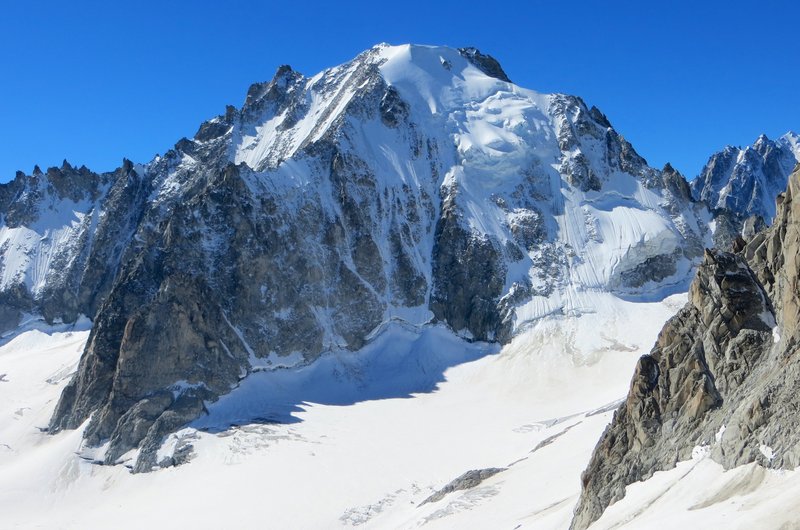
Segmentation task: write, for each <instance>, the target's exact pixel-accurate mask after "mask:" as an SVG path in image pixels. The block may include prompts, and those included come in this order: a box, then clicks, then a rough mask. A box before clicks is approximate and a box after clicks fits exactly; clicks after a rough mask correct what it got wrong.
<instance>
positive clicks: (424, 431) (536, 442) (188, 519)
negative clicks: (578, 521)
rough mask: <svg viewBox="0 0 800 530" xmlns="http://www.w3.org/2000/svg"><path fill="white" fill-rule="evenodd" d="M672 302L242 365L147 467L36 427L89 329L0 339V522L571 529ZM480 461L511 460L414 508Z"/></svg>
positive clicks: (397, 331)
mask: <svg viewBox="0 0 800 530" xmlns="http://www.w3.org/2000/svg"><path fill="white" fill-rule="evenodd" d="M684 300H685V298H684V297H683V296H678V297H671V298H668V299H666V300H665V301H664V302H658V303H634V302H623V301H619V300H617V301H616V302H614V303H612V304H609V305H608V307H609V308H610V309H609V311H606V312H604V313H603V314H600V313H596V314H586V315H583V316H581V317H579V318H578V317H560V318H558V319H551V320H549V321H543V322H540V323H539V324H538V325H537V326H534V327H532V328H531V329H528V330H527V331H526V332H524V333H522V334H521V335H519V336H518V337H517V338H515V339H514V341H512V343H511V344H509V345H508V346H506V347H504V348H503V349H502V350H500V351H498V350H497V348H496V347H493V346H489V345H482V344H480V343H473V344H468V343H464V342H463V341H461V339H458V338H457V337H456V336H454V335H453V334H452V333H451V332H449V331H447V330H446V329H445V328H442V327H435V328H428V329H426V330H425V331H423V332H422V333H421V334H420V333H417V332H415V331H414V330H410V329H408V328H406V327H402V326H400V327H391V328H389V329H387V330H386V331H384V332H383V333H382V334H380V335H379V336H378V337H376V338H375V340H374V341H373V342H372V343H371V344H370V345H368V346H366V347H365V348H364V349H363V350H362V351H359V352H357V353H356V354H354V355H352V354H351V355H348V356H335V355H331V356H329V357H324V358H323V359H321V360H320V362H319V363H315V364H314V365H312V366H310V367H308V368H307V369H306V372H302V371H300V372H297V371H290V370H280V371H275V372H262V373H258V374H255V375H254V376H251V379H248V380H246V382H245V384H243V385H242V386H241V387H240V388H239V389H238V390H237V391H235V392H233V393H232V394H229V395H228V396H226V397H224V398H223V399H221V400H220V401H218V402H217V403H216V404H214V405H212V406H211V408H210V415H209V416H208V417H206V418H203V419H201V420H199V421H198V422H197V423H196V424H195V425H194V426H191V427H188V428H185V429H183V430H181V431H179V432H177V433H175V434H174V435H172V436H171V437H170V439H169V440H168V442H167V444H166V447H167V449H171V447H172V446H174V445H186V444H189V443H190V444H191V445H193V447H194V453H195V457H194V458H193V459H192V460H191V462H190V463H188V464H186V465H183V466H179V467H176V468H168V469H165V470H161V471H159V472H156V473H150V474H144V475H141V474H140V475H133V474H130V473H129V472H128V469H127V468H126V467H124V466H102V465H97V464H93V463H91V461H92V458H93V455H94V454H95V453H96V450H95V449H92V448H88V447H83V446H82V445H81V444H82V441H81V431H80V430H77V431H66V432H62V433H60V434H58V435H55V436H48V435H46V434H44V433H42V432H41V431H40V430H39V429H38V428H37V427H41V426H42V425H44V424H46V422H47V418H48V415H49V414H50V412H51V411H52V408H53V407H54V405H55V399H56V398H57V396H58V393H59V391H60V389H61V387H62V386H63V384H64V382H65V380H66V378H67V377H68V376H69V375H70V373H71V371H72V370H74V369H75V365H76V363H77V360H78V356H79V354H80V351H81V346H82V344H83V342H84V341H85V340H86V338H87V335H88V332H87V331H85V330H81V328H78V329H76V330H66V329H65V328H63V327H62V328H60V329H48V328H45V329H44V331H40V330H29V331H22V332H20V333H19V334H17V335H16V336H13V337H9V338H7V339H4V341H5V343H4V344H3V345H2V346H0V367H2V369H0V372H3V374H4V376H3V380H2V382H0V458H2V460H0V468H1V469H2V472H0V511H2V513H3V526H4V527H8V528H35V527H42V526H44V527H58V528H82V529H86V528H106V527H107V526H108V524H109V521H114V525H115V527H118V528H141V527H143V526H151V527H159V526H164V525H165V524H167V523H172V524H175V523H176V522H177V521H180V524H181V525H182V526H186V527H192V528H219V527H221V526H222V527H224V526H228V525H230V524H231V523H232V522H233V521H235V522H236V524H237V525H238V526H239V527H241V528H261V527H263V526H264V525H265V524H267V525H269V526H270V527H274V528H339V527H341V528H349V527H356V526H358V527H362V528H415V527H418V526H420V525H424V526H426V527H430V528H453V527H458V528H490V527H491V528H495V527H509V528H514V527H519V528H565V527H566V526H567V525H568V522H569V520H570V517H571V512H572V507H573V505H574V503H575V501H576V500H577V496H578V493H579V491H580V482H579V476H580V472H581V471H582V469H583V467H584V466H585V464H586V462H587V461H588V459H589V456H590V453H591V451H592V449H593V447H594V443H595V441H596V439H597V438H598V436H599V434H600V432H601V431H602V430H603V428H604V427H605V425H606V424H607V423H608V421H609V420H610V414H611V410H612V409H613V406H614V405H615V404H616V403H618V402H619V400H620V399H621V398H622V397H623V395H624V392H625V389H626V387H627V385H628V378H629V375H630V373H631V369H632V367H633V365H634V363H635V361H636V359H637V358H638V356H639V355H640V354H642V353H644V352H645V351H647V350H648V349H649V347H650V344H651V343H652V342H653V340H654V338H655V335H656V333H657V331H658V330H659V328H660V327H661V325H662V323H663V321H664V320H666V319H667V318H668V317H669V316H670V315H671V314H672V313H673V312H674V311H675V310H676V309H677V307H678V306H679V305H681V304H682V303H683V301H684ZM631 322H636V325H635V326H634V325H631ZM597 330H602V331H600V332H598V331H597ZM387 373H388V374H391V377H390V379H389V380H387V379H386V378H385V377H384V376H385V375H386V374H387ZM439 375H441V377H439ZM257 387H262V391H261V392H259V391H258V388H257ZM398 388H399V389H401V390H402V394H403V395H402V396H395V397H390V396H394V392H395V391H396V389H398ZM263 389H269V390H267V391H266V392H267V393H266V394H265V393H264V390H263ZM387 389H390V393H388V394H387ZM264 396H268V397H269V399H267V400H266V401H261V398H263V397H264ZM280 396H284V397H285V398H286V399H285V400H284V401H285V402H286V403H295V399H296V397H297V396H305V398H306V399H305V400H303V401H302V402H300V403H299V404H297V403H296V406H294V407H292V408H291V409H283V410H282V412H283V413H286V414H288V415H289V417H284V418H281V419H283V420H284V421H285V423H281V424H275V423H265V422H264V416H265V415H269V414H270V413H274V412H275V410H276V405H278V404H280V400H279V399H276V397H280ZM255 418H259V419H255ZM232 419H233V420H235V421H234V423H236V424H237V425H235V426H231V425H230V423H231V420H232ZM134 456H135V455H133V454H131V455H129V457H128V458H133V457H134ZM490 467H503V468H507V470H505V471H502V472H500V473H499V474H497V475H495V476H493V477H491V478H490V479H488V480H486V481H485V482H484V483H482V484H480V485H478V486H477V487H475V488H472V489H468V490H465V491H456V492H454V493H450V494H449V495H447V496H445V497H444V498H443V499H442V500H440V501H438V502H432V503H428V504H425V505H422V506H419V504H420V503H421V501H422V500H424V499H426V498H427V497H428V496H429V495H430V494H431V493H432V492H434V491H435V490H436V489H438V488H441V487H443V486H444V485H445V484H447V483H448V482H450V481H451V480H453V479H454V478H456V477H457V476H459V475H461V474H462V473H464V472H465V471H468V470H470V469H482V468H490Z"/></svg>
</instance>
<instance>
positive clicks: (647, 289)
mask: <svg viewBox="0 0 800 530" xmlns="http://www.w3.org/2000/svg"><path fill="white" fill-rule="evenodd" d="M507 79H508V78H507V76H506V75H505V73H504V72H503V71H502V68H501V67H500V66H499V64H498V63H497V62H496V61H495V60H494V59H492V58H491V57H489V56H487V55H484V54H482V53H481V52H479V51H477V50H475V49H461V50H455V49H452V48H445V47H434V46H417V45H403V46H377V47H375V48H372V49H370V50H367V51H365V52H364V53H362V54H360V55H358V56H357V57H355V58H354V59H353V60H351V61H349V62H346V63H344V64H342V65H339V66H336V67H333V68H329V69H327V70H324V71H323V72H320V73H318V74H316V75H313V76H311V77H307V76H304V75H302V74H300V73H298V72H296V71H294V70H293V69H291V68H290V67H288V66H282V67H280V68H278V70H277V72H276V73H275V76H274V77H273V78H272V79H271V80H270V81H268V82H265V83H256V84H254V85H252V86H251V87H250V89H249V90H248V92H247V97H246V99H245V103H244V105H243V106H242V107H241V108H235V107H227V109H226V111H225V113H224V115H221V116H217V117H215V118H213V119H211V120H208V121H206V122H205V123H203V124H202V125H201V126H200V128H199V130H198V131H197V133H196V134H195V136H194V138H193V139H187V138H184V139H181V140H180V141H178V142H177V144H176V145H175V147H174V149H171V150H169V151H168V152H167V153H166V154H165V155H164V156H163V157H160V158H156V159H154V160H153V161H152V162H150V163H149V164H147V165H146V166H144V167H137V166H134V165H133V164H130V163H126V164H124V166H123V168H121V169H120V170H118V171H117V172H115V173H113V174H108V175H106V176H104V177H103V178H104V179H106V181H107V182H108V186H106V187H104V188H103V191H102V193H99V194H98V195H97V197H96V200H94V201H91V202H89V203H87V204H82V205H80V206H76V205H72V204H64V205H63V207H62V208H61V209H60V210H59V211H62V212H64V213H65V216H64V217H63V218H61V217H55V216H52V215H51V216H48V218H49V219H51V220H53V219H55V220H58V221H59V223H60V224H59V226H60V227H62V228H63V230H61V231H60V232H59V234H62V235H63V237H64V238H67V237H69V239H70V242H71V244H70V245H64V244H62V243H61V242H60V241H58V242H55V243H54V244H53V245H51V246H47V245H45V244H40V243H39V242H40V241H45V240H46V238H45V239H43V236H44V235H45V234H44V232H42V231H38V230H37V229H29V227H27V226H26V227H25V228H26V229H29V231H28V232H24V233H23V232H18V231H11V230H6V231H5V232H3V234H5V235H6V236H7V237H6V239H5V241H6V242H7V244H6V243H5V242H4V241H0V249H2V251H3V252H4V254H3V256H2V257H3V259H4V264H5V269H4V271H7V272H8V274H6V273H5V272H4V274H6V277H7V279H8V281H7V282H6V283H4V284H3V285H4V286H7V287H8V289H9V290H11V289H14V291H13V292H14V293H16V294H14V298H13V301H14V303H15V304H16V305H15V307H14V308H13V309H14V311H13V312H10V314H9V316H8V318H7V321H8V322H9V324H10V325H11V326H15V325H16V324H17V323H18V321H19V319H20V318H21V314H22V313H33V312H41V313H42V314H45V315H46V317H47V318H48V319H49V320H51V321H52V320H54V319H55V318H63V320H65V321H67V320H74V318H75V317H76V315H77V314H78V313H84V314H87V315H91V316H92V317H93V319H94V321H95V329H96V330H97V331H96V333H95V334H94V335H93V339H92V341H90V343H89V344H88V345H87V350H86V354H85V355H84V357H83V361H82V364H81V366H80V367H79V372H80V373H81V374H87V375H80V376H77V377H76V378H75V379H74V382H73V383H72V384H71V386H70V387H69V390H68V391H65V393H64V397H63V399H62V401H61V402H60V404H59V406H58V408H57V410H56V412H55V414H54V416H53V421H52V423H51V427H52V428H53V430H59V429H64V428H74V427H76V426H78V425H80V424H81V423H82V422H83V421H85V420H86V419H87V418H89V417H90V416H91V417H92V418H93V419H92V422H91V423H90V425H89V426H88V427H87V430H86V431H85V435H86V436H87V439H88V440H89V441H90V443H92V444H97V443H101V442H103V441H104V440H109V439H112V438H113V442H112V443H111V446H110V448H109V449H108V451H107V452H106V454H105V459H106V460H107V461H108V462H109V463H113V462H116V461H117V459H118V458H119V456H120V455H122V454H123V453H124V452H126V451H127V450H129V449H131V448H133V447H137V446H139V445H140V444H148V443H149V442H147V441H146V440H145V438H144V436H145V435H146V436H148V437H150V438H148V439H153V440H156V439H160V437H161V436H162V435H163V434H164V433H165V432H166V430H169V429H170V428H171V427H169V425H176V424H178V423H181V422H185V421H191V420H192V419H194V417H196V415H197V414H201V413H202V410H203V406H202V403H203V402H206V401H210V400H211V401H213V400H215V399H216V398H217V397H219V396H221V395H224V394H226V393H228V392H230V390H231V388H233V387H235V386H236V385H237V384H238V383H239V381H240V380H241V378H242V377H245V376H246V375H247V374H250V373H252V372H254V371H259V370H269V369H271V368H274V367H276V366H296V365H298V364H303V363H311V362H315V361H316V360H317V359H318V358H319V357H320V356H322V355H324V354H325V353H326V352H341V353H345V352H352V351H355V350H359V349H361V348H363V347H364V346H365V345H366V344H368V343H369V342H371V341H373V340H375V339H376V337H379V336H381V334H382V333H383V332H384V331H385V330H386V329H389V328H392V327H393V326H398V325H401V326H405V327H407V328H409V329H411V330H421V329H425V328H426V327H428V326H431V325H440V326H445V327H446V328H447V329H448V330H449V331H448V333H454V334H456V335H459V336H461V337H463V338H467V339H469V340H476V341H495V342H502V343H505V342H508V341H510V340H512V338H514V337H516V336H519V335H520V334H521V333H524V332H526V330H529V329H530V328H531V327H534V326H537V325H539V323H540V322H544V321H547V322H559V323H560V322H562V321H563V320H564V319H567V320H569V321H572V320H574V319H576V318H578V317H581V316H584V315H587V314H596V313H598V312H599V313H603V314H606V309H607V308H613V307H616V304H617V302H619V299H620V298H625V299H636V300H642V299H661V298H663V297H664V296H665V295H667V294H669V293H672V292H675V291H676V290H680V286H682V285H685V283H686V282H687V280H688V278H689V276H690V274H691V271H692V266H693V262H694V260H695V259H696V258H697V257H698V256H699V255H700V254H701V252H702V248H703V242H704V241H703V239H704V236H705V234H706V232H707V230H706V229H705V228H704V227H705V221H706V220H705V219H704V217H703V215H704V212H703V211H702V208H700V207H698V205H697V204H695V203H693V202H692V201H691V198H690V197H689V194H688V193H687V192H686V189H685V188H686V184H685V181H684V179H683V177H682V176H681V175H679V174H678V173H677V172H674V171H669V170H667V171H663V172H662V171H659V170H657V169H654V168H651V167H650V166H648V165H647V162H646V161H645V160H644V159H643V158H642V157H641V156H639V155H638V154H637V153H636V151H635V150H634V149H633V147H632V146H631V145H630V144H629V143H628V142H627V141H625V139H624V138H622V136H620V135H619V134H618V133H617V132H616V131H615V130H614V129H613V127H611V124H610V123H609V121H608V120H607V119H606V117H605V116H604V115H603V114H602V113H601V112H600V111H599V110H597V109H596V108H594V107H592V108H589V107H587V106H586V104H585V103H584V102H583V101H582V100H581V99H580V98H578V97H575V96H569V95H564V94H540V93H538V92H535V91H532V90H527V89H523V88H521V87H518V86H517V85H515V84H513V83H511V82H509V81H508V80H507ZM667 169H668V168H667ZM36 179H40V180H41V178H40V177H37V176H33V177H31V179H30V182H34V181H35V180H36ZM23 181H25V182H28V180H26V179H23ZM6 189H7V190H10V188H6ZM11 191H13V190H11ZM7 195H8V196H7V197H6V198H7V199H8V201H5V202H4V203H3V205H5V206H7V205H10V204H11V203H12V202H13V197H12V196H11V195H10V194H8V193H7ZM39 206H40V203H39V202H35V204H33V205H32V206H31V208H29V209H28V210H29V211H34V207H35V208H38V207H39ZM28 210H26V211H28ZM69 216H72V217H75V216H78V217H79V219H78V220H79V221H81V222H79V223H76V222H73V221H72V220H71V219H70V218H69ZM4 230H5V228H4ZM53 233H55V232H53V231H51V236H50V237H51V238H52V234H53ZM23 236H24V237H25V238H26V241H27V242H28V243H27V246H26V247H24V248H22V247H20V245H18V244H17V238H18V237H23ZM56 243H57V244H56ZM20 248H22V251H23V252H22V253H20V251H19V249H20ZM53 249H61V250H60V251H59V252H60V254H58V255H56V254H55V253H54V251H53ZM48 252H49V254H48ZM23 254H24V255H23ZM48 256H52V257H55V258H57V259H49V258H48ZM45 258H48V259H45ZM64 271H66V273H65V272H64ZM40 284H41V285H40ZM101 303H102V305H98V304H101ZM45 306H46V307H45ZM65 308H66V309H65ZM608 311H609V312H613V309H609V310H608ZM167 323H169V324H167ZM126 330H132V331H126ZM415 332H416V331H415ZM598 347H600V346H598ZM180 352H184V353H185V355H183V354H180V355H178V354H179V353H180ZM176 355H177V356H176ZM571 355H572V356H573V357H574V358H575V359H576V360H577V361H578V362H580V363H584V362H591V360H592V359H593V357H592V356H593V355H594V354H593V353H592V351H588V350H586V351H577V350H576V351H573V352H572V354H571ZM97 363H102V366H101V365H99V364H97ZM95 374H102V376H96V375H95ZM98 377H99V379H98ZM95 379H97V380H99V381H101V382H100V383H98V384H95V383H94V382H93V381H94V380H95ZM176 388H177V389H178V390H175V389H176ZM122 395H124V396H129V397H130V400H128V399H126V400H124V401H120V400H117V399H116V398H115V396H122ZM153 396H158V397H157V398H153ZM151 398H152V399H155V401H147V404H145V403H141V404H139V405H136V403H138V402H139V401H140V400H142V399H144V400H150V399H151ZM139 406H141V407H145V408H143V409H141V410H142V411H144V410H145V409H146V410H147V411H148V412H142V413H143V414H145V415H146V416H147V417H148V419H147V420H146V422H145V423H146V424H147V425H148V426H145V427H141V426H137V427H136V428H135V429H134V430H129V427H130V425H128V422H130V421H139V420H138V419H135V418H138V417H139V412H136V411H135V410H133V409H131V407H139ZM136 410H139V409H136ZM162 413H163V414H166V416H168V417H171V418H172V419H170V420H169V422H166V423H165V421H156V420H157V418H159V417H160V416H161V415H162ZM176 418H179V419H176ZM151 420H152V422H151ZM120 422H121V423H120ZM137 425H138V424H137ZM143 425H144V424H143ZM120 426H121V427H120ZM148 429H152V432H151V433H150V434H147V433H146V432H145V431H147V430H148ZM126 433H127V434H126ZM154 443H155V442H154ZM142 454H143V455H144V456H140V458H139V463H138V464H137V467H138V469H141V470H146V469H149V468H150V467H152V465H153V459H154V458H155V457H156V455H155V453H153V452H152V451H150V450H149V449H148V450H147V451H145V452H144V453H142Z"/></svg>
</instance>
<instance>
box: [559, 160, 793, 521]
mask: <svg viewBox="0 0 800 530" xmlns="http://www.w3.org/2000/svg"><path fill="white" fill-rule="evenodd" d="M798 193H800V167H798V168H796V169H795V172H794V173H793V174H792V175H791V177H790V178H789V184H788V189H787V190H786V192H785V193H784V194H782V195H780V196H779V197H778V199H777V213H776V217H775V223H774V224H773V226H772V227H770V228H769V229H767V230H765V231H762V232H760V233H759V234H757V235H756V236H755V237H753V238H752V240H751V241H749V242H747V243H746V244H741V243H740V245H739V252H738V253H737V254H732V253H727V252H722V251H718V250H707V251H706V253H705V257H704V261H703V264H702V265H701V266H700V268H699V270H698V272H697V276H696V278H695V280H694V282H693V283H692V286H691V289H690V292H689V302H688V304H687V305H686V306H685V307H684V308H683V309H681V310H680V311H679V312H678V314H676V315H675V316H674V317H673V318H672V319H670V320H669V321H668V322H667V324H666V325H665V326H664V328H663V330H662V331H661V333H660V335H659V337H658V340H657V342H656V345H655V346H654V347H653V350H652V351H651V352H650V354H649V355H645V356H643V357H642V358H641V359H640V360H639V363H638V365H637V367H636V370H635V373H634V376H633V380H632V381H631V387H630V391H629V393H628V397H627V399H626V400H625V402H624V403H623V404H622V405H621V406H620V407H619V409H618V410H617V411H616V412H615V414H614V418H613V420H612V422H611V425H609V427H608V428H607V429H606V431H605V432H604V433H603V436H602V437H601V439H600V441H599V442H598V444H597V447H596V448H595V451H594V454H593V455H592V459H591V461H590V463H589V466H588V467H587V469H586V470H585V471H584V473H583V475H582V481H583V491H582V494H581V497H580V500H579V502H578V505H577V508H576V510H575V517H574V520H573V522H572V528H573V529H576V530H581V529H584V528H587V527H588V526H589V525H590V524H591V523H592V522H593V521H595V520H597V519H598V518H599V517H600V515H602V513H603V511H604V510H605V508H606V507H608V506H609V505H610V504H613V503H614V502H616V501H618V500H619V499H621V498H622V497H623V496H624V495H625V487H626V486H627V485H629V484H631V483H633V482H636V481H639V480H644V479H646V478H648V477H650V476H652V475H653V473H655V472H656V471H659V470H664V469H669V468H671V467H673V466H674V465H675V464H676V463H677V462H678V461H681V460H686V459H688V458H690V457H691V454H692V450H693V448H694V447H696V446H709V447H710V451H711V456H712V458H714V459H715V460H716V461H717V462H719V463H721V464H722V465H723V466H725V467H726V468H731V467H735V466H739V465H742V464H746V463H750V462H758V463H759V464H761V465H762V466H765V467H772V468H789V469H792V468H795V467H797V466H798V465H800V428H798V426H797V414H798V411H799V410H800V394H798V392H797V389H798V388H800V355H798V353H800V347H799V346H798V340H799V339H800V328H798V324H799V323H800V322H799V321H798V316H799V315H800V313H799V312H798V308H799V307H800V305H799V304H800V282H798V273H800V257H799V256H800V196H799V195H798Z"/></svg>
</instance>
